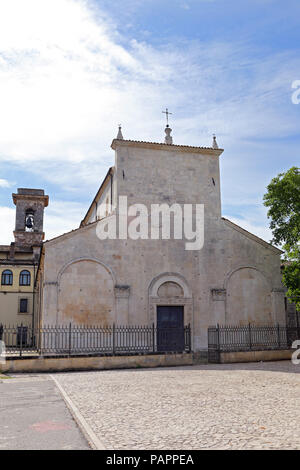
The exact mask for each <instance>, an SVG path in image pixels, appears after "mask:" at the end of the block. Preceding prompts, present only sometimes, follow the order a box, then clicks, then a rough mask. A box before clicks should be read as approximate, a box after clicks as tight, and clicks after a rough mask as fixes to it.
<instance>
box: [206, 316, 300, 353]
mask: <svg viewBox="0 0 300 470" xmlns="http://www.w3.org/2000/svg"><path fill="white" fill-rule="evenodd" d="M296 339H300V327H288V326H281V325H279V324H278V325H272V326H270V325H264V326H256V325H251V324H248V325H245V326H233V325H228V326H227V325H226V326H220V325H216V326H215V327H210V328H209V329H208V359H209V362H219V361H220V353H221V352H239V351H264V350H276V349H277V350H278V349H289V348H290V347H291V345H292V343H293V341H295V340H296Z"/></svg>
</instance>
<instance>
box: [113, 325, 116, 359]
mask: <svg viewBox="0 0 300 470" xmlns="http://www.w3.org/2000/svg"><path fill="white" fill-rule="evenodd" d="M115 329H116V327H115V324H114V323H113V356H114V355H115V349H116V344H115Z"/></svg>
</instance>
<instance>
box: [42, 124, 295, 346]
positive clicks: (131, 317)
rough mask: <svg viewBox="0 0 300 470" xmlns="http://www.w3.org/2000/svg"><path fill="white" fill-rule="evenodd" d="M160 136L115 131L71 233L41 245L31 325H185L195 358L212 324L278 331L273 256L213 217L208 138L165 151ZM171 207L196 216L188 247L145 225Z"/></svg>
mask: <svg viewBox="0 0 300 470" xmlns="http://www.w3.org/2000/svg"><path fill="white" fill-rule="evenodd" d="M170 132H171V129H170V128H168V127H167V128H166V138H165V143H152V142H140V141H130V140H124V139H123V136H122V133H121V130H120V129H119V134H118V137H117V139H115V140H113V142H112V149H113V150H114V152H115V164H114V166H113V167H112V168H110V169H109V171H108V173H107V175H106V177H105V179H104V181H103V183H102V185H101V186H100V189H99V191H98V193H97V194H96V196H95V198H94V200H93V201H92V203H91V206H90V207H89V209H88V211H87V214H86V216H85V217H84V219H83V220H82V222H81V224H80V227H79V228H78V229H75V230H73V231H72V232H70V233H66V234H64V235H61V236H59V237H57V238H54V239H52V240H50V241H46V242H45V243H44V245H43V253H42V257H41V262H40V265H39V272H38V279H39V290H40V294H39V298H40V304H39V307H38V308H39V317H40V322H41V325H65V324H69V323H70V322H71V323H72V324H75V325H103V326H105V325H112V324H113V323H115V324H116V325H152V324H153V323H154V324H155V325H158V324H159V322H163V321H166V322H167V324H169V325H181V324H184V325H188V324H189V325H190V326H191V332H192V349H193V350H194V351H197V350H202V349H207V329H208V327H209V326H211V325H215V324H217V323H219V324H224V325H225V324H226V325H231V324H233V325H244V324H248V323H249V322H251V323H252V324H277V323H280V324H285V321H286V320H285V306H284V289H283V286H282V284H281V272H280V264H281V263H280V255H281V251H280V250H278V249H277V248H276V247H274V246H272V245H270V244H269V243H267V242H265V241H264V240H262V239H260V238H258V237H256V236H255V235H253V234H251V233H249V232H247V231H246V230H244V229H242V228H241V227H239V226H237V225H235V224H234V223H232V222H230V221H229V220H227V219H225V218H223V217H222V215H221V196H220V171H219V158H220V157H221V154H222V153H223V150H222V149H219V148H218V146H217V143H216V140H215V139H214V141H213V145H212V147H211V148H208V147H191V146H181V145H175V144H173V143H172V138H171V137H170ZM120 198H121V199H120ZM121 200H122V201H125V200H126V207H127V208H130V209H128V211H127V213H126V214H125V213H124V208H123V209H121V205H120V201H121ZM174 204H175V205H176V207H180V208H183V209H185V208H187V207H188V206H189V207H191V213H190V214H192V215H193V216H194V215H195V214H196V212H197V211H196V209H195V208H196V206H197V205H198V206H199V207H200V206H201V208H202V211H201V212H200V214H201V223H202V225H201V238H202V242H201V244H200V245H199V246H196V245H195V249H194V248H192V249H187V239H185V238H184V237H181V238H180V236H177V237H176V236H174V233H172V230H171V232H170V236H168V235H167V236H165V237H163V236H161V231H163V230H164V227H163V224H164V221H163V219H162V217H160V218H159V219H157V220H158V222H157V220H156V221H155V222H153V221H152V220H149V214H150V213H151V211H152V209H153V207H155V208H156V209H157V208H161V206H162V205H164V207H169V208H172V207H173V208H174V206H173V205H174ZM171 212H172V209H171ZM171 212H170V214H171ZM147 214H148V216H147ZM195 216H196V217H197V214H196V215H195ZM122 217H123V219H122ZM124 217H126V219H124ZM183 217H185V218H187V215H186V213H185V212H183ZM121 220H122V221H123V222H124V220H126V224H127V225H126V227H127V228H128V231H127V229H126V233H124V227H123V228H122V230H121V229H120V227H119V225H120V221H121ZM170 220H173V219H172V217H171V218H170ZM174 220H175V216H174ZM196 220H197V218H196ZM199 220H200V219H199ZM146 222H147V223H148V226H149V234H148V235H147V236H145V234H144V233H142V230H141V226H142V225H143V224H144V223H146ZM115 224H116V225H117V229H119V231H118V230H117V231H115V233H113V232H114V229H115V227H116V226H115ZM155 224H156V226H154V225H155ZM174 224H175V222H174ZM144 226H145V224H144ZM174 227H175V225H174ZM174 230H175V231H176V229H174ZM174 230H173V232H174ZM120 232H122V233H120ZM129 232H130V233H131V236H129ZM158 232H159V233H160V236H157V233H158ZM105 233H107V237H106V238H105V236H103V234H104V235H105ZM116 233H117V234H116ZM153 233H155V234H156V235H155V236H154V237H151V234H152V235H153ZM109 235H110V236H109ZM177 235H178V234H177Z"/></svg>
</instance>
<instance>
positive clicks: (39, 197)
mask: <svg viewBox="0 0 300 470" xmlns="http://www.w3.org/2000/svg"><path fill="white" fill-rule="evenodd" d="M13 201H14V203H15V205H16V227H15V231H14V236H15V244H16V246H26V247H30V246H31V247H32V246H39V245H41V244H42V242H43V239H44V236H45V234H44V232H43V222H44V209H45V207H47V206H48V201H49V197H48V196H46V195H45V193H44V191H43V190H42V189H27V188H19V189H18V192H17V194H13Z"/></svg>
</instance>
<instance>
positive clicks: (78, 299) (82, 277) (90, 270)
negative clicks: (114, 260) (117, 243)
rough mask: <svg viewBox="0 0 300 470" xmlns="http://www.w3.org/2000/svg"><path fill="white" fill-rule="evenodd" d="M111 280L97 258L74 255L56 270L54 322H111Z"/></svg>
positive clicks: (113, 281) (113, 317) (83, 323)
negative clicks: (55, 310) (55, 315)
mask: <svg viewBox="0 0 300 470" xmlns="http://www.w3.org/2000/svg"><path fill="white" fill-rule="evenodd" d="M114 286H115V280H114V276H113V273H112V271H111V270H110V269H109V268H108V267H107V266H106V265H104V264H103V263H102V262H101V261H99V260H96V259H92V258H78V259H74V260H72V261H70V262H69V263H67V264H66V265H65V266H64V267H63V268H62V269H61V271H60V272H59V275H58V282H57V323H59V324H65V323H67V322H71V323H73V324H74V325H101V326H105V325H110V324H112V323H113V322H114V321H115V295H114Z"/></svg>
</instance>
